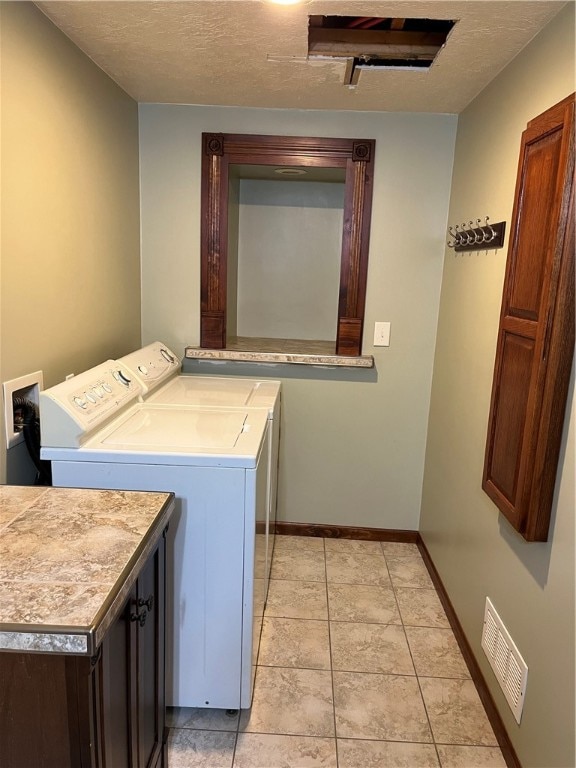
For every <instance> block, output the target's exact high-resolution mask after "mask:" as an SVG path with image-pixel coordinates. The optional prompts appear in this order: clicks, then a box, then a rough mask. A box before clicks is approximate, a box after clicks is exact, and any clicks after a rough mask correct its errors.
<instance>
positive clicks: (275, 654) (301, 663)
mask: <svg viewBox="0 0 576 768" xmlns="http://www.w3.org/2000/svg"><path fill="white" fill-rule="evenodd" d="M258 664H260V665H262V666H268V667H300V668H302V669H330V639H329V634H328V622H327V621H312V620H309V619H278V618H265V619H264V624H263V626H262V637H261V640H260V655H259V656H258Z"/></svg>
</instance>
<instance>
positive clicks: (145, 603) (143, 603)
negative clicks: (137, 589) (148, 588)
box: [138, 595, 154, 613]
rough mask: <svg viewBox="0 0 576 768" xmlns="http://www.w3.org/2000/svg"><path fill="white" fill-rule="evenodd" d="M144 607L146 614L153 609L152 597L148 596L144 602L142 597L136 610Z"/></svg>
mask: <svg viewBox="0 0 576 768" xmlns="http://www.w3.org/2000/svg"><path fill="white" fill-rule="evenodd" d="M144 607H146V609H147V610H148V613H150V612H151V611H152V608H153V607H154V595H149V596H148V597H147V598H146V600H144V598H143V597H141V598H140V599H139V600H138V608H144Z"/></svg>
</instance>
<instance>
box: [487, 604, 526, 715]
mask: <svg viewBox="0 0 576 768" xmlns="http://www.w3.org/2000/svg"><path fill="white" fill-rule="evenodd" d="M482 648H483V649H484V653H485V654H486V656H487V657H488V661H489V662H490V666H491V667H492V669H493V670H494V674H495V675H496V679H497V680H498V683H499V684H500V687H501V688H502V691H503V692H504V696H505V697H506V701H507V702H508V704H509V705H510V708H511V709H512V712H513V713H514V717H515V718H516V722H517V723H519V722H520V719H521V717H522V707H523V706H524V697H525V694H526V683H527V681H528V667H527V665H526V662H525V661H524V659H523V658H522V656H521V655H520V652H519V651H518V648H516V645H515V643H514V641H513V640H512V638H511V637H510V634H509V633H508V630H507V629H506V627H505V626H504V624H503V623H502V619H501V618H500V617H499V616H498V614H497V613H496V610H495V608H494V606H493V605H492V603H491V601H490V598H488V597H487V598H486V608H485V611H484V627H483V630H482Z"/></svg>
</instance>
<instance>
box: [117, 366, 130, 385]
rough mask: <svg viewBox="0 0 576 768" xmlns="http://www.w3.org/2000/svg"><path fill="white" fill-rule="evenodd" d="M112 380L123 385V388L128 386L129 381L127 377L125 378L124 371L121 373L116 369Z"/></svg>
mask: <svg viewBox="0 0 576 768" xmlns="http://www.w3.org/2000/svg"><path fill="white" fill-rule="evenodd" d="M114 378H115V379H116V381H118V382H120V384H123V385H124V386H125V387H129V386H130V379H129V378H128V376H126V374H125V373H124V371H121V370H120V369H118V370H117V371H114Z"/></svg>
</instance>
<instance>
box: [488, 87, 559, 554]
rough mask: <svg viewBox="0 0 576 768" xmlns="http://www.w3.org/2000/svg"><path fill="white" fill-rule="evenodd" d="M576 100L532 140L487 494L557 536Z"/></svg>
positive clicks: (513, 251)
mask: <svg viewBox="0 0 576 768" xmlns="http://www.w3.org/2000/svg"><path fill="white" fill-rule="evenodd" d="M573 134H574V95H572V96H570V97H568V98H567V99H564V100H563V101H561V102H560V103H559V104H557V105H555V106H554V107H552V108H550V109H548V110H547V111H546V112H544V113H543V114H542V115H539V116H538V117H537V118H535V119H534V120H531V121H530V123H528V126H527V128H526V130H525V131H524V133H523V135H522V144H521V149H520V161H519V167H518V177H517V181H516V194H515V200H514V211H513V216H512V231H511V235H510V244H509V250H508V261H507V264H506V275H505V280H504V290H503V297H502V310H501V315H500V329H499V334H498V344H497V350H496V362H495V369H494V380H493V385H492V401H491V406H490V417H489V425H488V437H487V442H486V455H485V464H484V477H483V483H482V487H483V488H484V490H485V491H486V493H487V494H488V495H489V496H490V498H491V499H492V500H493V501H494V502H495V504H496V505H497V507H498V508H499V509H500V511H501V512H502V513H503V514H504V515H505V516H506V517H507V519H508V520H509V521H510V523H511V524H512V525H513V526H514V528H515V529H516V530H517V531H519V532H520V533H521V534H522V535H523V536H524V538H526V539H527V540H528V541H545V540H546V539H547V536H548V528H549V522H550V514H551V508H552V500H553V495H554V484H555V478H556V470H557V464H558V455H559V451H560V441H561V437H562V428H563V422H564V411H565V407H566V397H567V392H568V383H569V377H570V370H571V364H572V357H573V350H574V135H573Z"/></svg>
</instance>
